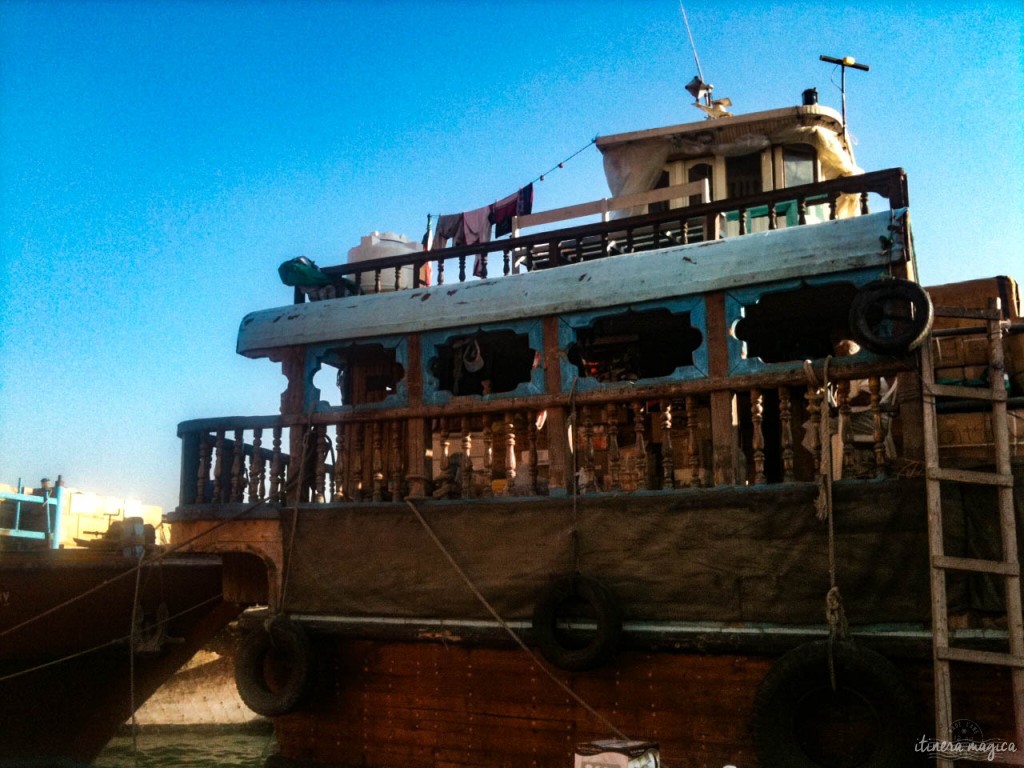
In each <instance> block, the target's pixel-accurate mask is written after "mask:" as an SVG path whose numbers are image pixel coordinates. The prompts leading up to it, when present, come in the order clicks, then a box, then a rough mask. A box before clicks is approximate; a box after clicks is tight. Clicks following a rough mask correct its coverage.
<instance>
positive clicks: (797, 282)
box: [725, 267, 888, 376]
mask: <svg viewBox="0 0 1024 768" xmlns="http://www.w3.org/2000/svg"><path fill="white" fill-rule="evenodd" d="M887 274H888V271H887V270H886V269H885V268H884V267H870V268H867V269H858V270H851V271H847V272H836V273H833V274H828V275H817V276H809V277H801V278H794V279H792V280H783V281H781V282H775V283H767V284H763V285H757V286H754V287H751V288H736V289H733V290H730V291H726V293H725V321H726V327H727V329H728V332H727V338H726V343H727V344H728V348H729V375H730V376H739V375H745V374H751V373H764V372H766V371H795V370H801V369H802V368H803V360H789V361H786V362H784V363H766V362H764V361H763V360H761V359H760V358H756V357H755V358H748V357H747V345H746V342H743V341H740V340H739V339H738V338H736V333H735V331H736V324H737V323H738V322H739V321H740V320H742V319H743V307H744V306H749V305H752V304H756V303H757V302H758V301H760V299H761V297H762V296H764V295H765V294H769V293H778V292H779V291H792V290H796V289H797V288H799V287H800V286H802V285H806V286H815V287H817V286H824V285H832V284H835V283H852V284H853V285H855V286H856V287H857V288H860V287H862V286H864V285H867V284H868V283H870V282H871V281H872V280H877V279H879V278H881V277H884V276H885V275H887ZM844 359H845V360H849V361H856V362H859V363H860V362H870V361H872V360H880V359H882V358H880V357H879V356H878V355H874V354H872V353H871V352H868V351H867V350H865V349H861V351H860V352H858V353H857V354H856V355H853V356H851V357H848V358H844Z"/></svg>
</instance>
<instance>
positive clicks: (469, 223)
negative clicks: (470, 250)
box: [456, 205, 491, 277]
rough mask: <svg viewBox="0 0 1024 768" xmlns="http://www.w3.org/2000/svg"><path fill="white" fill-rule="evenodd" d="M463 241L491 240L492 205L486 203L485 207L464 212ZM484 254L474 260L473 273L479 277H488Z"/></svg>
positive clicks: (483, 241)
mask: <svg viewBox="0 0 1024 768" xmlns="http://www.w3.org/2000/svg"><path fill="white" fill-rule="evenodd" d="M462 242H463V243H464V244H465V245H476V244H477V243H489V242H491V206H489V205H485V206H484V207H483V208H477V209H476V210H475V211H466V212H465V213H464V214H462ZM456 243H458V240H456ZM483 256H484V254H482V253H478V254H477V256H476V260H475V261H474V262H473V274H474V275H476V276H477V277H487V274H486V271H485V270H484V259H483Z"/></svg>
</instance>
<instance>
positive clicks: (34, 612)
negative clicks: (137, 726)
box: [0, 550, 237, 765]
mask: <svg viewBox="0 0 1024 768" xmlns="http://www.w3.org/2000/svg"><path fill="white" fill-rule="evenodd" d="M137 562H138V561H137V560H136V559H133V558H126V557H122V556H121V555H120V554H119V553H105V552H94V551H88V550H46V551H36V552H5V553H4V554H3V557H2V558H0V596H2V607H0V723H2V726H0V765H2V764H4V763H5V762H8V763H11V764H13V763H15V762H16V761H18V760H25V759H39V758H45V759H58V758H60V759H66V760H73V761H77V762H89V761H91V760H92V759H93V758H95V757H96V755H98V754H99V752H100V751H101V750H102V749H103V747H104V745H105V744H106V743H107V741H108V740H109V739H110V737H111V736H112V735H113V734H114V732H115V731H116V730H117V728H118V726H120V725H121V724H123V723H124V722H125V721H126V720H127V719H128V718H130V717H131V714H132V708H133V705H134V707H136V708H137V707H139V706H141V705H142V703H143V702H144V701H145V700H146V699H147V698H148V697H149V696H150V695H152V694H153V692H154V691H156V689H157V688H159V687H160V685H161V684H162V683H163V682H164V681H165V680H166V679H167V678H169V677H170V676H171V675H172V674H173V673H174V672H175V670H177V669H178V667H180V666H181V665H182V664H184V663H185V662H186V661H187V660H188V659H189V658H190V657H191V656H192V655H193V654H194V653H195V652H196V651H197V650H198V649H199V648H201V647H202V645H203V644H204V643H205V642H206V641H207V640H209V639H210V638H211V637H212V636H213V635H214V634H215V633H216V632H217V631H218V630H219V629H221V628H222V627H223V626H224V625H225V624H227V622H228V621H230V620H231V619H232V618H233V617H234V616H235V615H237V607H236V606H233V605H231V604H228V603H225V602H224V601H223V600H222V599H221V564H220V561H219V559H218V558H210V557H169V558H166V559H163V560H162V561H160V562H159V563H156V564H151V565H146V566H143V568H142V569H141V572H139V573H138V579H136V572H135V571H134V566H135V565H136V563H137ZM136 581H138V583H136ZM136 605H138V610H136V611H135V612H134V613H135V616H136V621H137V622H138V631H137V633H136V653H134V654H133V653H132V651H131V649H130V646H129V642H128V640H127V638H128V637H129V636H130V635H131V634H132V626H133V624H132V621H133V606H136Z"/></svg>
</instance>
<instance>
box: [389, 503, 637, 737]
mask: <svg viewBox="0 0 1024 768" xmlns="http://www.w3.org/2000/svg"><path fill="white" fill-rule="evenodd" d="M405 503H406V504H407V505H408V506H409V509H411V510H412V513H413V514H414V515H415V516H416V519H417V520H418V521H419V524H420V525H421V526H423V530H424V531H425V532H426V534H427V536H429V537H430V540H431V541H432V542H434V546H436V547H437V548H438V550H439V551H440V552H441V554H442V555H443V556H444V558H445V560H447V561H448V564H449V565H451V567H452V568H453V569H454V570H455V572H456V573H457V574H458V575H459V577H460V578H461V579H462V580H463V581H464V582H465V583H466V586H467V587H469V589H470V591H471V592H472V593H473V595H474V596H475V597H476V599H477V600H479V601H480V604H481V605H482V606H483V607H484V608H485V609H487V612H488V613H489V614H491V616H492V617H493V618H494V620H495V621H496V622H498V624H499V625H500V626H501V628H502V629H504V630H505V632H506V633H508V636H509V637H511V638H512V640H513V642H515V644H516V645H518V646H519V648H520V649H521V650H522V651H523V652H524V653H525V654H526V655H527V656H529V657H530V660H531V661H533V663H534V665H535V666H536V667H537V668H538V669H540V670H541V671H543V672H544V674H546V675H547V676H548V677H549V678H551V680H552V681H553V682H554V683H555V684H556V685H557V686H558V687H559V688H561V689H562V690H563V691H564V692H565V694H566V695H567V696H569V697H571V698H572V699H573V700H574V701H575V702H576V703H577V704H579V705H580V706H581V707H583V709H585V710H586V711H587V712H589V713H590V714H591V715H592V716H593V717H594V718H596V719H597V720H598V721H600V722H601V723H602V724H603V725H604V726H605V727H606V728H607V729H608V730H609V731H611V733H613V734H614V735H615V736H617V737H618V738H620V739H624V740H626V741H628V740H629V737H628V736H626V735H625V734H624V733H623V732H622V731H620V730H619V729H618V728H616V727H615V725H614V724H613V723H612V722H611V721H610V720H609V719H608V718H607V717H605V716H604V715H602V714H601V713H600V712H598V711H597V710H596V709H594V708H593V707H592V706H591V705H590V704H588V703H587V702H586V701H585V700H584V699H583V698H582V697H581V696H580V695H579V694H578V693H576V691H574V690H573V689H572V688H570V687H569V686H568V685H566V684H565V683H564V682H563V681H562V680H560V679H559V678H558V676H557V675H555V674H554V672H552V671H551V670H550V669H548V667H547V665H545V664H543V663H542V662H541V660H540V659H539V658H538V657H537V655H536V654H535V653H534V652H533V651H532V650H530V647H529V646H528V645H527V644H526V643H525V642H523V639H522V638H521V637H519V635H518V633H517V632H516V631H515V630H514V629H513V628H512V627H511V626H509V624H508V622H507V621H505V620H504V619H503V618H502V617H501V616H500V615H499V614H498V612H497V611H496V610H495V609H494V606H492V605H491V603H490V602H489V601H488V600H487V598H486V597H484V595H483V593H481V592H480V590H479V589H477V587H476V585H475V584H474V583H473V581H472V579H470V578H469V575H468V574H467V573H466V572H465V571H464V570H463V569H462V567H461V566H460V565H459V564H458V563H457V562H456V560H455V558H454V557H453V556H452V554H451V552H449V551H448V548H447V547H445V545H444V543H443V542H442V541H441V540H440V539H439V538H438V537H437V534H436V533H434V530H433V528H431V527H430V524H429V523H428V522H427V521H426V519H425V518H424V517H423V514H422V513H421V512H420V510H419V508H418V507H417V506H416V505H415V504H414V503H413V502H412V500H411V499H406V500H405Z"/></svg>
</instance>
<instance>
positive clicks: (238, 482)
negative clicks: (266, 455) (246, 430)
mask: <svg viewBox="0 0 1024 768" xmlns="http://www.w3.org/2000/svg"><path fill="white" fill-rule="evenodd" d="M231 453H232V456H231V501H235V502H238V501H242V499H244V498H245V496H244V494H245V484H246V483H245V437H244V435H243V434H242V430H240V429H236V430H235V444H234V446H233V448H232V451H231Z"/></svg>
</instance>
